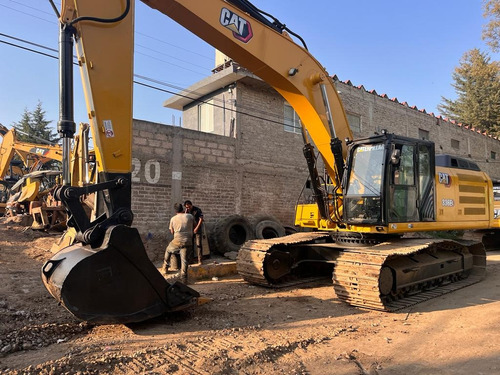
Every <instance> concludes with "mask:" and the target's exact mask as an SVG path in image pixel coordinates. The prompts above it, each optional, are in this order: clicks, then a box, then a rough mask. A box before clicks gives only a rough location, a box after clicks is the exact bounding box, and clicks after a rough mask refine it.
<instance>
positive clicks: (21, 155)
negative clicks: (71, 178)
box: [0, 125, 62, 180]
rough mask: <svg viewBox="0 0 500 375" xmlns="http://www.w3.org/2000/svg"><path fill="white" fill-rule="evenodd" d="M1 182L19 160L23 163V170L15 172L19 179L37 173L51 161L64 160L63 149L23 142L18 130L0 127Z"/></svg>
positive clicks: (19, 169)
mask: <svg viewBox="0 0 500 375" xmlns="http://www.w3.org/2000/svg"><path fill="white" fill-rule="evenodd" d="M0 135H2V137H3V138H2V143H1V144H0V180H4V179H5V176H6V175H7V173H8V172H9V171H10V164H11V162H12V160H13V159H15V158H17V159H18V160H20V161H21V162H22V168H20V167H18V168H17V169H16V170H15V173H16V175H18V177H22V175H24V174H26V173H29V172H34V171H36V170H37V169H38V168H39V167H40V166H41V165H43V164H45V163H47V162H48V161H51V160H57V161H61V160H62V148H61V147H60V146H58V145H46V144H39V143H30V142H23V141H20V140H19V139H18V138H17V131H16V129H14V128H12V129H10V130H9V129H7V128H6V127H5V126H3V125H0Z"/></svg>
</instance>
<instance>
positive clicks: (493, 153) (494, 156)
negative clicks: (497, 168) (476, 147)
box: [490, 151, 497, 160]
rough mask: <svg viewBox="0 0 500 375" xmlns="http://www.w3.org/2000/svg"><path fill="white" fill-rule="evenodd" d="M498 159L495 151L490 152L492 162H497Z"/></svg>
mask: <svg viewBox="0 0 500 375" xmlns="http://www.w3.org/2000/svg"><path fill="white" fill-rule="evenodd" d="M496 158H497V153H496V152H495V151H491V152H490V159H491V160H496Z"/></svg>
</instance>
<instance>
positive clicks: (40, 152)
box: [30, 147, 49, 155]
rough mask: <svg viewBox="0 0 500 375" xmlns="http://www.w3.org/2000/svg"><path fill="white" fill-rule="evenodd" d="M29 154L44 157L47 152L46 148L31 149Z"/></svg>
mask: <svg viewBox="0 0 500 375" xmlns="http://www.w3.org/2000/svg"><path fill="white" fill-rule="evenodd" d="M30 152H31V153H32V154H37V155H45V154H47V153H48V152H49V150H47V149H46V148H41V147H33V148H32V149H31V150H30Z"/></svg>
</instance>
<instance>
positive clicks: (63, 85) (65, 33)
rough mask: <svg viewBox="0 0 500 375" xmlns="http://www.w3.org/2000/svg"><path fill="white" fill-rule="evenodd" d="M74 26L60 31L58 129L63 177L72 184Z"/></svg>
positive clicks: (74, 125) (64, 181)
mask: <svg viewBox="0 0 500 375" xmlns="http://www.w3.org/2000/svg"><path fill="white" fill-rule="evenodd" d="M74 33H75V29H74V28H73V27H72V26H68V25H61V31H60V33H59V122H58V123H57V131H58V132H59V135H60V136H61V138H62V144H63V160H62V177H63V184H64V185H71V167H70V163H71V138H73V136H74V134H75V131H76V124H75V121H74V110H73V108H74V100H73V35H74Z"/></svg>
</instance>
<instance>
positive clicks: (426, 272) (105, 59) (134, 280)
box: [42, 0, 499, 323]
mask: <svg viewBox="0 0 500 375" xmlns="http://www.w3.org/2000/svg"><path fill="white" fill-rule="evenodd" d="M143 2H144V3H145V4H146V5H148V6H150V7H152V8H155V9H157V10H158V11H160V12H161V13H163V14H165V15H166V16H168V17H170V18H171V19H173V20H175V21H176V22H178V23H179V24H181V25H182V26H184V27H185V28H187V29H188V30H190V31H191V32H193V33H195V34H196V35H198V36H199V37H200V38H202V39H204V40H205V41H206V42H208V43H210V44H211V45H212V46H214V47H216V48H217V49H219V50H220V51H222V52H223V53H225V54H226V55H228V56H230V57H231V58H232V59H234V60H235V61H237V62H238V63H240V64H241V65H243V66H244V67H246V68H247V69H249V70H250V71H252V72H253V73H254V74H256V75H257V76H259V77H260V78H262V79H263V80H264V81H266V82H267V83H268V84H270V85H271V86H272V87H273V88H275V89H276V90H277V91H278V92H279V93H280V94H281V95H282V96H283V97H284V98H285V99H286V100H287V101H288V102H289V103H290V104H291V105H292V106H293V108H294V109H295V111H296V112H297V114H298V115H299V117H300V119H301V124H302V126H303V139H304V150H303V151H304V155H305V157H306V161H307V165H308V168H309V172H310V184H311V187H312V190H313V196H314V200H315V201H314V203H312V204H311V203H310V204H303V205H299V206H298V207H297V214H296V219H295V220H296V224H297V225H300V226H302V227H304V228H309V229H311V230H309V231H304V232H300V233H297V234H293V235H290V236H286V237H282V238H276V239H270V240H254V241H248V242H247V243H245V244H244V245H243V247H242V248H241V250H240V252H239V256H238V260H237V266H238V271H239V273H240V275H241V276H242V277H243V278H244V279H245V280H247V281H248V282H251V283H255V284H258V285H265V286H277V285H283V284H284V283H288V282H290V281H296V280H300V279H302V278H304V277H306V278H307V277H309V276H311V275H312V276H317V275H322V274H325V273H327V274H330V275H333V276H332V279H333V284H334V288H335V292H336V294H337V296H338V298H340V299H341V300H343V301H346V302H348V303H350V304H352V305H355V306H361V307H368V308H375V309H381V310H389V311H390V310H396V309H400V308H402V307H406V306H409V305H411V304H414V303H418V302H420V301H422V300H424V299H428V298H431V297H433V296H436V295H439V294H441V293H445V292H448V291H451V290H454V289H456V288H459V287H463V286H466V285H468V284H471V283H474V282H477V281H479V280H480V279H481V278H482V277H483V275H484V272H485V267H486V260H485V259H486V256H485V251H484V248H483V246H482V244H481V243H474V242H467V241H460V240H448V239H440V238H423V236H422V235H420V236H418V235H417V234H418V232H420V233H425V232H428V231H449V230H465V229H491V230H494V229H496V228H498V227H499V220H498V219H497V218H496V217H494V207H493V188H492V182H491V180H490V178H489V177H488V176H487V175H486V174H485V173H483V172H481V171H479V170H477V169H476V167H474V166H473V165H472V164H467V161H466V160H462V159H458V158H453V157H449V156H443V157H436V156H435V150H434V144H433V143H432V142H429V141H424V140H418V139H411V138H407V137H401V136H397V135H394V134H389V133H387V132H383V133H382V134H380V135H377V136H374V137H370V138H365V139H360V140H356V141H354V140H353V139H352V138H353V137H352V133H351V130H350V128H349V124H348V122H347V118H346V115H345V111H344V109H343V106H342V103H341V100H340V98H339V96H338V93H337V90H336V89H335V86H334V83H333V81H332V79H331V78H330V76H329V75H328V74H327V72H326V71H325V70H324V68H323V67H322V65H321V64H320V63H319V62H318V61H316V59H315V58H314V57H313V56H312V55H311V54H310V53H309V52H308V50H307V47H306V45H305V43H304V42H303V40H302V39H301V38H300V36H299V35H297V34H295V33H293V32H292V31H291V30H290V29H288V28H287V27H286V26H285V25H284V24H282V23H281V22H279V20H278V19H276V18H274V17H272V16H271V15H269V14H266V13H264V12H262V11H260V10H259V9H257V8H256V7H255V6H253V5H252V4H251V3H249V2H248V1H246V0H204V1H193V0H177V1H174V0H143ZM54 8H55V7H54ZM133 13H134V2H133V0H109V1H106V2H102V1H100V0H63V2H62V8H61V14H60V15H59V16H60V21H61V34H60V47H61V52H60V63H61V69H60V80H61V90H60V92H61V94H62V95H61V102H60V108H61V114H60V121H59V123H58V130H59V133H60V134H61V136H62V138H63V152H64V153H65V155H67V154H68V151H64V150H68V144H69V142H70V139H71V137H72V136H73V133H74V132H75V124H74V120H73V108H72V106H73V104H72V79H73V77H72V58H73V44H74V43H76V50H77V56H78V62H79V65H80V68H81V76H82V80H83V82H84V88H85V96H86V101H87V110H88V115H89V119H90V125H91V130H92V134H93V139H94V146H95V153H96V162H97V166H98V177H97V182H96V183H95V184H94V185H89V186H86V187H74V186H71V185H70V179H71V176H70V175H69V173H67V172H65V171H69V167H68V166H65V165H63V180H64V186H62V187H61V188H60V190H59V191H58V192H57V194H56V195H57V197H58V199H60V200H61V201H62V202H63V204H64V205H65V207H66V208H67V211H68V213H69V215H70V219H69V220H68V225H70V226H72V227H73V228H74V229H75V232H76V233H77V234H76V238H77V240H78V241H79V242H78V243H75V244H73V245H71V246H69V247H67V248H65V249H63V250H61V251H60V252H59V253H57V254H56V255H54V256H53V257H52V258H51V259H50V260H49V261H48V262H46V264H44V266H43V267H42V278H43V281H44V283H45V285H46V287H47V289H48V290H49V291H50V292H51V294H52V295H53V296H54V297H55V298H56V299H57V300H58V301H59V302H60V303H61V304H62V305H63V306H64V307H65V308H67V309H68V310H69V311H70V312H71V313H73V314H74V315H75V316H77V317H79V318H81V319H85V320H90V321H95V322H114V323H116V322H132V321H139V320H144V319H147V318H150V317H154V316H158V315H160V314H163V313H165V312H168V311H174V310H181V309H185V308H188V307H190V306H193V305H195V304H196V303H197V300H198V298H199V295H198V293H197V292H196V291H194V290H193V289H191V288H189V287H187V286H185V285H183V284H181V283H178V282H176V283H175V284H169V283H167V282H166V281H165V280H164V278H163V277H162V276H161V274H160V273H159V272H158V271H157V269H156V268H155V267H154V266H153V265H152V264H151V262H150V261H149V260H148V258H147V256H146V253H145V251H144V246H143V244H142V242H141V239H140V236H139V234H138V232H137V230H136V229H134V228H132V227H131V224H132V220H133V214H132V211H131V208H130V207H131V204H130V201H131V190H130V189H131V187H130V185H131V136H132V72H133V67H132V61H133V19H134V15H133ZM294 38H295V39H294ZM294 40H298V41H299V42H300V44H299V43H296V42H295V41H294ZM313 144H314V146H313ZM315 150H317V151H318V152H319V155H320V156H321V162H322V165H323V166H324V168H325V170H326V174H327V178H322V177H320V173H319V172H318V169H317V166H316V165H317V163H318V162H319V160H317V158H316V157H315ZM67 159H68V158H67V156H64V157H63V160H67ZM89 192H96V193H97V194H98V196H99V197H100V199H99V202H101V203H102V205H101V206H100V210H101V211H102V215H100V216H99V217H98V218H97V219H95V220H93V221H90V220H89V219H88V218H87V216H85V215H84V214H83V210H82V208H81V204H80V197H81V196H82V195H83V194H86V193H89ZM410 235H413V236H410Z"/></svg>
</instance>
